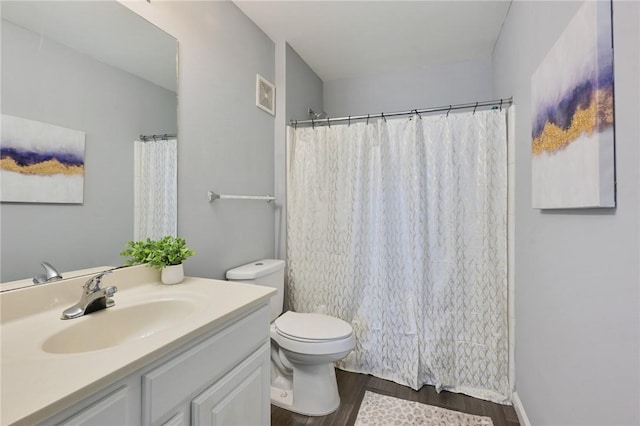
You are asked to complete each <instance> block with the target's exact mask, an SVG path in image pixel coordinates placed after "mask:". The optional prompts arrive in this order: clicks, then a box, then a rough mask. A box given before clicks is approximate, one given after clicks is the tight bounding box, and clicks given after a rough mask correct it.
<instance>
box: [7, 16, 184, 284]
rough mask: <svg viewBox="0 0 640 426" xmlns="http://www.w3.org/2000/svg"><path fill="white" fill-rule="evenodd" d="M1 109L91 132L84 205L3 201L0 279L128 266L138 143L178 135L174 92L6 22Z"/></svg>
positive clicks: (87, 138) (87, 151)
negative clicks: (141, 138) (52, 269)
mask: <svg viewBox="0 0 640 426" xmlns="http://www.w3.org/2000/svg"><path fill="white" fill-rule="evenodd" d="M2 113H3V114H9V115H14V116H17V117H22V118H27V119H31V120H36V121H41V122H45V123H51V124H55V125H58V126H62V127H67V128H71V129H76V130H82V131H84V132H86V144H85V176H84V203H83V204H82V205H60V204H24V203H2V204H1V205H0V216H1V227H2V232H1V241H0V242H1V247H2V255H1V267H0V270H1V275H0V281H2V282H4V281H11V280H16V279H22V278H28V277H30V276H33V275H35V274H36V273H41V272H42V270H41V269H42V268H41V267H40V265H39V263H40V262H41V261H43V260H47V261H49V262H51V263H52V264H53V265H54V266H56V267H57V268H59V270H61V271H67V270H74V269H83V268H88V267H91V266H101V265H114V264H121V263H122V258H120V256H119V253H120V251H121V250H122V249H123V248H124V244H125V242H126V241H128V240H131V239H132V238H133V141H134V140H135V139H137V138H138V135H140V134H141V133H144V134H149V133H152V134H154V133H155V134H158V133H175V132H176V129H177V128H176V120H177V119H176V94H175V93H173V92H170V91H168V90H166V89H163V88H161V87H159V86H156V85H154V84H151V83H149V82H147V81H145V80H142V79H140V78H138V77H136V76H134V75H132V74H128V73H126V72H123V71H120V70H119V69H116V68H113V67H111V66H108V65H106V64H104V63H102V62H98V61H96V60H94V59H92V58H90V57H88V56H86V55H82V54H79V53H77V52H76V51H74V50H71V49H69V48H67V47H65V46H62V45H60V44H57V43H55V42H52V41H50V40H48V39H44V38H41V37H40V36H38V35H36V34H34V33H32V32H30V31H28V30H25V29H23V28H21V27H18V26H16V25H14V24H11V23H9V22H6V21H2Z"/></svg>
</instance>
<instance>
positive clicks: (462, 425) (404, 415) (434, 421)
mask: <svg viewBox="0 0 640 426" xmlns="http://www.w3.org/2000/svg"><path fill="white" fill-rule="evenodd" d="M364 425H367V426H369V425H374V426H378V425H379V426H401V425H402V426H404V425H426V426H445V425H446V426H493V422H492V421H491V419H490V418H489V417H481V416H474V415H471V414H466V413H460V412H458V411H451V410H447V409H444V408H440V407H434V406H433V405H426V404H421V403H419V402H413V401H405V400H404V399H398V398H393V397H391V396H386V395H380V394H378V393H374V392H369V391H367V392H365V394H364V398H363V399H362V405H360V411H358V417H357V418H356V423H355V426H364Z"/></svg>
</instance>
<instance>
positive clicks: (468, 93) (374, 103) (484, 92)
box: [324, 59, 492, 117]
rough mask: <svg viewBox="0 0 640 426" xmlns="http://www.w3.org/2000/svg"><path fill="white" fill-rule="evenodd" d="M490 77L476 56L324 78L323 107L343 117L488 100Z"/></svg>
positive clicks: (487, 64)
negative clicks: (426, 65)
mask: <svg viewBox="0 0 640 426" xmlns="http://www.w3.org/2000/svg"><path fill="white" fill-rule="evenodd" d="M491 78H492V71H491V60H490V59H477V60H471V61H463V62H454V63H448V64H441V65H433V66H430V67H423V68H419V69H413V70H407V71H397V72H391V73H386V74H380V75H372V76H367V77H360V78H351V79H342V80H334V81H325V83H324V107H325V110H326V112H327V113H328V114H329V115H330V116H331V117H341V116H342V117H344V116H348V115H359V114H372V113H380V112H391V111H405V110H410V109H414V108H417V109H420V108H429V107H437V106H442V105H448V104H459V103H467V102H475V101H482V100H489V99H491V95H492V93H491Z"/></svg>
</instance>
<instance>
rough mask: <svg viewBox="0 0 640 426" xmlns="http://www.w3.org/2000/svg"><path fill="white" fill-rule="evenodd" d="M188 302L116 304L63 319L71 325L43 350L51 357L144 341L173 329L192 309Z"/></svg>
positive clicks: (48, 341) (44, 345) (49, 339)
mask: <svg viewBox="0 0 640 426" xmlns="http://www.w3.org/2000/svg"><path fill="white" fill-rule="evenodd" d="M195 307H196V305H195V304H194V303H193V302H191V301H188V300H176V299H166V300H154V301H149V302H146V303H140V304H136V305H132V306H128V307H125V308H118V306H117V305H116V306H115V307H112V308H107V309H104V310H101V311H98V312H94V313H92V314H90V315H85V316H82V317H80V318H75V319H71V320H66V321H68V322H70V323H71V324H70V326H69V327H66V328H65V329H64V330H62V331H59V332H58V333H56V334H54V335H52V336H51V337H49V338H48V339H46V340H45V341H44V343H43V344H42V350H43V351H45V352H48V353H53V354H72V353H80V352H91V351H97V350H100V349H106V348H111V347H113V346H117V345H120V344H122V343H126V342H130V341H132V340H137V339H144V338H145V337H148V336H151V335H153V334H155V333H157V332H159V331H162V330H165V329H167V328H169V327H172V326H176V324H179V322H180V321H182V320H184V319H185V318H187V317H188V316H189V315H190V314H192V313H193V312H194V310H195Z"/></svg>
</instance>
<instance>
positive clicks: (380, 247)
mask: <svg viewBox="0 0 640 426" xmlns="http://www.w3.org/2000/svg"><path fill="white" fill-rule="evenodd" d="M306 112H308V116H309V119H306V120H298V121H291V122H290V123H288V126H287V135H286V139H287V145H286V164H285V167H284V168H285V169H286V213H283V216H284V217H286V221H281V222H284V224H286V225H282V226H286V244H280V256H281V257H284V256H283V254H284V253H286V259H287V266H288V271H287V282H288V283H287V294H286V298H287V303H288V307H289V309H291V310H294V311H298V312H318V313H324V314H328V315H332V316H336V317H338V318H341V319H343V320H345V321H348V322H349V323H350V324H352V326H353V330H354V333H355V336H356V342H357V343H356V348H355V350H354V351H353V352H352V353H351V354H350V355H349V356H348V357H347V358H345V359H344V360H343V361H341V362H340V363H339V364H338V367H339V368H341V369H344V370H347V371H352V372H358V373H364V374H372V375H374V376H377V377H380V378H383V379H388V380H392V381H394V382H396V383H400V384H403V385H406V386H410V387H412V388H413V389H416V390H417V389H419V388H420V387H422V386H423V385H425V384H427V385H434V386H435V387H436V389H437V390H438V391H440V390H448V391H453V392H460V393H465V394H468V395H471V396H474V397H478V398H482V399H485V400H490V401H494V402H499V403H509V401H510V395H511V391H512V389H513V386H514V383H513V379H512V377H513V321H512V320H511V319H512V318H513V312H512V311H513V303H512V300H513V287H512V283H511V284H510V281H512V280H510V279H509V257H510V256H509V251H508V246H509V245H508V241H509V225H510V224H509V217H510V212H509V209H510V208H512V207H510V206H509V203H508V194H509V186H510V185H511V183H509V179H508V176H509V173H508V155H507V154H508V146H509V133H510V132H511V131H513V120H514V112H515V111H514V107H512V106H511V99H498V100H492V101H478V102H472V103H466V104H458V105H446V106H443V107H435V108H426V109H414V110H408V111H400V112H388V113H387V112H384V113H376V114H360V115H354V116H342V117H333V118H332V117H328V116H327V115H326V114H325V113H323V112H321V111H319V110H317V109H312V108H309V109H308V111H306ZM511 142H512V141H511ZM277 251H278V247H277Z"/></svg>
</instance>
